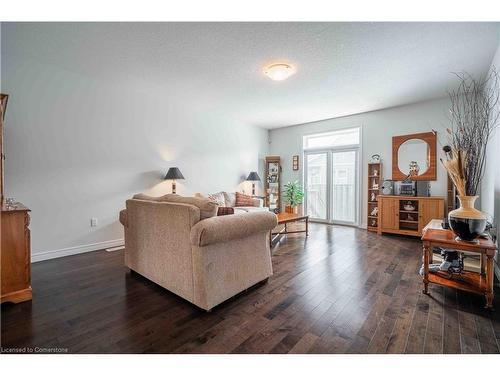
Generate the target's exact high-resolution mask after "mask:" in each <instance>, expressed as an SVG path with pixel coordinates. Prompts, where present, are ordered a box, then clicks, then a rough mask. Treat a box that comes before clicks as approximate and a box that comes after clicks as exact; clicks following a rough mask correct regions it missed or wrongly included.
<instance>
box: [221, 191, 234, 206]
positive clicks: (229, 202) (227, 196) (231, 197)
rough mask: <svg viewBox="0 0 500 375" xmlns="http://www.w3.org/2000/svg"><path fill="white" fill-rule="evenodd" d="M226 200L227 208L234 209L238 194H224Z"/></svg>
mask: <svg viewBox="0 0 500 375" xmlns="http://www.w3.org/2000/svg"><path fill="white" fill-rule="evenodd" d="M224 200H225V201H226V207H234V205H235V204H236V194H234V193H227V192H224Z"/></svg>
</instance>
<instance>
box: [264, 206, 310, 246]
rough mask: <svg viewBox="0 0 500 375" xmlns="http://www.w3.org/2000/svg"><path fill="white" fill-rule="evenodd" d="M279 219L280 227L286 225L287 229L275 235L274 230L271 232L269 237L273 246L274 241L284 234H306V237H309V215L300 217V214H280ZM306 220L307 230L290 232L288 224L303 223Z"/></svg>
mask: <svg viewBox="0 0 500 375" xmlns="http://www.w3.org/2000/svg"><path fill="white" fill-rule="evenodd" d="M276 216H277V217H278V225H281V224H285V227H284V228H283V229H282V230H280V231H279V232H276V233H274V232H273V231H272V230H271V231H270V235H269V244H270V245H272V244H273V241H274V240H275V239H277V238H278V237H280V236H281V235H283V234H291V233H305V234H306V236H309V216H308V215H298V214H290V213H286V212H283V213H279V214H277V215H276ZM302 220H304V221H305V222H306V229H305V230H294V231H289V230H288V228H287V226H286V225H287V223H293V222H296V221H302Z"/></svg>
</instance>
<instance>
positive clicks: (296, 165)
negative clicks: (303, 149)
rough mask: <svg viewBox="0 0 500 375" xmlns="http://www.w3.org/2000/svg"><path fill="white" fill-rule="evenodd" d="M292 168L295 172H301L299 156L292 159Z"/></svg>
mask: <svg viewBox="0 0 500 375" xmlns="http://www.w3.org/2000/svg"><path fill="white" fill-rule="evenodd" d="M292 168H293V170H294V171H298V170H299V155H293V158H292Z"/></svg>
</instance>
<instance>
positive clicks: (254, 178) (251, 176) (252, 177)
mask: <svg viewBox="0 0 500 375" xmlns="http://www.w3.org/2000/svg"><path fill="white" fill-rule="evenodd" d="M247 181H260V177H259V175H258V174H257V172H250V174H249V175H248V177H247Z"/></svg>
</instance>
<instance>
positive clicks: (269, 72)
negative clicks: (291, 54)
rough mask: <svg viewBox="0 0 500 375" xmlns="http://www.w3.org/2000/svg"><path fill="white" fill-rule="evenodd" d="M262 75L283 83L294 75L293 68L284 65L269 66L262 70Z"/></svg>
mask: <svg viewBox="0 0 500 375" xmlns="http://www.w3.org/2000/svg"><path fill="white" fill-rule="evenodd" d="M264 74H265V75H266V76H268V77H269V78H271V79H272V80H273V81H284V80H285V79H287V78H288V77H290V76H291V75H293V74H295V68H294V67H293V66H292V65H289V64H284V63H279V64H271V65H268V66H266V67H265V68H264Z"/></svg>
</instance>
